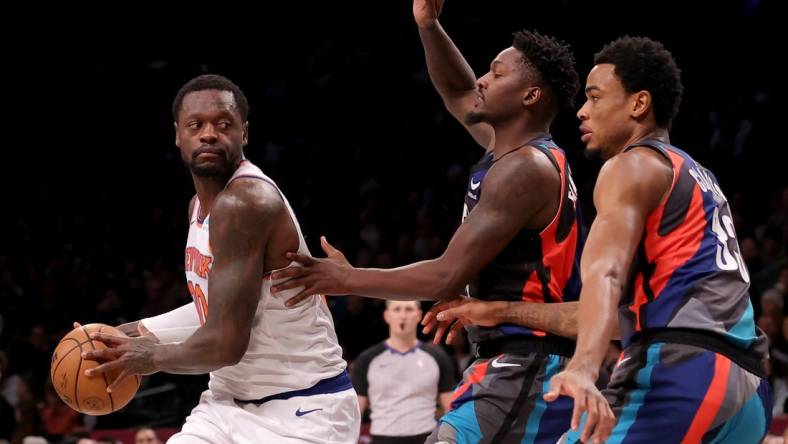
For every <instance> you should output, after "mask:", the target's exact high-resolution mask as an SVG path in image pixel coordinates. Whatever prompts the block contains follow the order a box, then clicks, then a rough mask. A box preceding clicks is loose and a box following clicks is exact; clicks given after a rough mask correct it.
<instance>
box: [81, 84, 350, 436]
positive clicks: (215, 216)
mask: <svg viewBox="0 0 788 444" xmlns="http://www.w3.org/2000/svg"><path fill="white" fill-rule="evenodd" d="M248 110H249V105H248V103H247V100H246V97H245V95H244V94H243V92H242V91H241V90H240V88H238V86H236V85H235V84H234V83H232V82H231V81H230V80H228V79H226V78H224V77H221V76H216V75H204V76H199V77H196V78H194V79H192V80H191V81H189V82H188V83H186V85H184V86H183V87H182V88H181V90H180V91H179V92H178V94H177V95H176V98H175V101H174V103H173V117H174V119H175V144H176V145H177V146H178V147H179V148H180V152H181V157H182V158H183V161H184V163H185V164H186V166H187V167H188V168H189V170H190V171H191V175H192V179H193V181H194V186H195V189H196V192H197V193H196V196H195V197H194V198H193V199H192V202H191V204H190V206H189V218H190V219H189V221H190V226H189V236H188V239H187V242H186V255H185V257H186V262H185V266H186V280H187V285H188V288H189V291H190V292H191V294H192V297H193V298H194V304H188V305H185V306H183V307H181V308H178V309H175V310H173V311H171V312H169V313H165V314H162V315H159V316H156V317H153V318H148V319H143V320H141V321H139V323H138V324H137V325H136V327H137V328H139V329H140V330H141V331H142V332H145V333H146V334H145V335H143V336H141V337H134V338H119V337H113V336H110V335H96V336H95V337H96V338H97V339H98V340H101V341H103V342H105V343H106V344H107V345H109V346H110V348H107V349H106V350H103V351H95V352H87V353H86V354H85V355H84V356H85V357H86V358H88V359H99V360H104V359H108V360H110V362H106V363H104V364H102V365H100V366H98V367H96V368H95V369H94V370H92V372H91V374H92V373H96V374H100V373H104V372H106V371H109V370H111V369H115V368H118V369H122V373H121V375H120V376H119V378H118V380H120V379H122V378H123V377H125V376H127V375H131V374H150V373H153V372H157V371H165V372H170V373H208V372H210V374H211V377H210V382H209V384H208V390H206V391H205V392H204V393H203V394H202V396H201V398H200V402H199V404H198V405H197V407H195V408H194V410H192V412H191V414H190V415H189V417H188V418H187V419H186V424H184V426H183V428H182V430H181V431H180V432H179V433H177V434H176V435H174V436H173V437H172V438H170V440H169V441H168V442H169V443H226V444H231V443H245V444H257V443H285V444H286V443H291V444H296V443H315V444H317V443H325V442H328V441H330V442H332V443H344V444H351V443H352V444H355V443H356V442H357V440H358V435H359V431H360V424H361V417H360V414H359V407H358V400H357V397H356V392H355V391H354V390H353V387H352V384H351V382H350V378H349V376H348V374H347V373H346V372H345V366H346V364H345V361H344V360H343V359H342V350H341V348H340V347H339V344H338V342H337V337H336V334H335V333H334V324H333V320H332V319H331V313H330V312H329V311H328V307H327V306H326V304H325V301H324V300H323V299H322V298H319V297H314V298H310V299H308V300H305V301H303V302H302V303H301V304H299V305H298V306H296V307H292V308H290V309H286V307H285V306H284V301H283V300H282V299H281V298H275V297H272V295H271V291H270V290H271V286H272V285H274V284H275V283H276V282H275V281H272V280H271V276H270V272H272V271H274V270H277V269H280V268H283V267H287V266H293V265H295V264H292V263H290V262H289V261H287V260H286V259H285V253H286V252H287V251H293V250H298V251H300V252H301V253H302V254H308V253H309V251H308V249H307V247H306V243H305V241H304V237H303V235H302V234H301V229H300V228H299V225H298V220H297V219H296V217H295V214H294V213H293V210H292V209H291V207H290V204H289V203H288V201H287V199H286V198H285V197H284V195H283V194H282V193H281V191H280V190H279V188H278V187H277V186H276V184H275V183H274V182H273V181H272V180H271V179H270V178H268V176H266V175H265V174H263V172H262V171H261V170H260V169H259V168H257V167H256V166H254V165H253V164H252V163H251V162H249V161H247V160H246V159H244V154H243V147H244V146H245V145H246V144H247V141H248V135H249V131H248V129H249V127H248V123H247V113H248ZM296 292H297V290H293V292H292V293H291V295H295V293H296ZM123 327H124V331H129V332H131V331H133V328H129V327H135V325H134V324H133V323H132V324H131V325H124V326H123ZM143 327H144V328H143ZM148 332H150V333H152V335H151V334H147V333H148ZM113 358H117V359H115V360H111V359H113ZM117 382H118V381H117V380H116V381H115V382H113V384H112V385H111V386H110V389H112V388H113V387H114V385H115V384H117Z"/></svg>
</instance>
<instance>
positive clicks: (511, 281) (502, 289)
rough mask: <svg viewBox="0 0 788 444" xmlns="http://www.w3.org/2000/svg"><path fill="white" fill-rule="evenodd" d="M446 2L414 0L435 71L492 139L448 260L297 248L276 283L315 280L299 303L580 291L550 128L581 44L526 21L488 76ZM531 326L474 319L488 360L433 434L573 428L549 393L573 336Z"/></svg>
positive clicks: (525, 297) (448, 95)
mask: <svg viewBox="0 0 788 444" xmlns="http://www.w3.org/2000/svg"><path fill="white" fill-rule="evenodd" d="M441 3H442V2H439V1H434V0H416V1H414V3H413V13H414V17H415V20H416V23H417V25H418V28H419V35H420V36H421V41H422V43H423V46H424V51H425V56H426V59H427V68H428V71H429V74H430V77H431V79H432V82H433V84H434V85H435V87H436V89H437V90H438V92H439V93H440V95H441V97H442V98H443V100H444V103H445V105H446V107H447V109H448V110H449V112H450V113H451V114H452V115H453V116H454V117H455V118H457V119H458V120H459V121H460V122H461V123H462V124H463V125H465V127H466V128H467V129H468V131H469V132H470V133H471V135H472V136H473V137H474V139H475V140H476V142H478V143H479V144H480V145H481V146H482V147H483V148H484V149H485V153H484V155H483V156H482V158H481V160H480V161H479V163H477V164H476V165H475V166H473V167H472V168H471V173H470V177H469V179H468V183H467V189H466V197H465V208H464V211H463V213H464V214H463V223H462V224H461V225H460V227H459V228H458V229H457V231H456V233H455V234H454V236H453V237H452V239H451V241H450V242H449V245H448V247H447V249H446V251H445V252H444V253H443V254H442V255H441V256H440V257H439V258H437V259H434V260H428V261H423V262H419V263H415V264H411V265H408V266H405V267H401V268H396V269H390V270H380V269H354V268H351V267H349V266H348V265H347V264H346V263H345V262H344V260H343V257H342V255H341V253H339V252H338V251H337V250H334V249H333V248H331V247H330V246H329V245H327V244H326V243H325V242H324V249H325V250H326V252H327V253H328V254H329V258H328V259H327V260H321V259H314V258H310V257H308V256H305V255H294V256H291V258H294V259H295V260H297V261H299V262H301V263H302V264H303V265H304V268H298V269H296V268H292V269H289V270H283V271H282V272H279V273H276V274H275V275H274V278H275V279H276V278H292V280H291V281H289V282H286V283H285V284H279V285H276V286H275V288H274V289H273V290H274V291H278V290H288V289H291V288H293V287H299V286H304V287H305V288H304V290H303V291H301V292H300V293H299V295H298V296H297V297H296V298H294V301H295V302H297V301H299V300H300V299H301V298H302V297H309V295H312V294H315V293H327V294H358V295H364V296H369V297H376V298H383V299H389V300H414V299H434V300H438V299H441V300H443V299H451V298H455V297H457V295H458V294H460V293H461V292H462V291H463V290H464V289H465V287H466V286H468V287H469V288H468V293H469V294H470V296H473V297H475V298H479V299H501V300H516V301H527V302H528V303H529V304H531V305H532V306H533V310H535V311H541V310H544V309H545V308H544V307H545V306H547V305H559V304H553V303H559V302H563V301H571V300H576V298H577V295H578V292H579V291H578V290H579V289H578V285H579V276H578V267H577V266H576V265H577V263H578V261H577V253H578V252H579V249H580V241H579V239H580V237H581V236H580V233H579V231H580V230H579V227H578V221H577V217H576V208H575V201H576V191H575V186H574V184H573V183H572V179H571V173H570V170H569V166H568V163H567V160H566V156H565V155H564V152H563V151H562V150H561V149H560V148H559V147H558V146H557V145H556V144H555V142H554V141H553V139H552V137H551V136H550V134H549V131H550V125H551V123H552V122H553V119H554V118H555V116H556V115H557V114H558V112H559V111H560V110H561V109H563V108H567V107H570V106H571V105H572V102H573V100H574V97H575V95H576V93H577V91H578V89H579V81H578V78H577V73H576V72H575V69H574V58H573V56H572V53H571V51H570V49H569V48H568V47H567V46H566V45H564V44H561V43H559V42H558V41H557V40H556V39H554V38H552V37H549V36H545V35H541V34H539V33H536V32H527V31H521V32H518V33H516V34H515V36H514V42H513V45H512V47H509V48H507V49H505V50H503V51H502V52H501V53H499V54H498V55H497V56H496V57H495V59H494V60H493V61H492V63H491V64H490V69H489V71H488V72H487V73H486V74H484V75H483V76H482V77H480V78H479V79H476V77H475V75H474V73H473V71H472V70H471V69H470V67H469V66H468V64H467V62H466V61H465V59H464V58H463V56H462V55H461V54H460V52H459V50H458V49H457V48H456V47H455V46H454V44H453V43H452V41H451V40H450V39H449V37H448V36H447V34H446V33H445V32H444V30H443V29H442V27H441V25H440V23H438V15H439V10H440V6H441ZM575 305H576V304H575ZM532 327H533V328H526V327H522V326H517V325H511V324H510V325H501V326H496V327H493V328H479V327H475V326H473V327H470V328H469V335H470V340H471V341H472V342H474V343H475V344H476V345H477V346H478V355H479V356H478V358H479V359H478V360H477V361H476V362H475V363H473V364H472V365H471V367H470V368H469V369H468V370H467V371H466V372H465V375H464V379H463V381H462V383H461V384H460V385H459V386H458V388H457V389H456V391H455V392H454V394H453V402H452V407H451V409H450V411H449V412H448V413H446V414H445V415H444V416H443V417H442V418H441V420H440V423H439V425H438V428H437V429H436V430H435V431H434V432H433V434H432V435H431V436H430V437H429V438H428V439H427V442H451V443H468V442H473V443H479V442H480V443H488V442H518V443H519V442H521V441H522V442H540V443H541V442H553V443H554V442H555V441H556V440H557V439H558V438H559V437H560V435H561V433H563V432H564V431H565V430H566V428H568V426H569V419H570V415H571V410H572V406H571V401H570V400H569V399H568V398H564V399H563V400H562V401H560V402H558V403H556V404H553V405H551V406H549V407H548V406H546V404H545V402H544V401H543V400H542V398H541V396H542V394H543V387H546V384H547V381H548V380H549V378H550V377H551V376H552V375H554V374H556V373H557V372H558V370H560V369H561V368H562V367H563V365H564V363H565V362H566V361H567V359H568V356H570V355H571V353H572V350H573V347H574V342H573V341H571V340H569V339H564V338H561V337H559V336H556V335H552V334H547V333H546V332H545V329H544V328H543V327H541V326H539V325H533V326H532ZM414 432H418V431H414Z"/></svg>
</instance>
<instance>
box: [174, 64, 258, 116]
mask: <svg viewBox="0 0 788 444" xmlns="http://www.w3.org/2000/svg"><path fill="white" fill-rule="evenodd" d="M207 89H216V90H219V91H230V92H231V93H233V98H234V99H235V104H236V105H237V106H238V112H239V113H240V114H241V119H242V120H243V121H244V122H245V121H246V118H247V117H248V116H249V101H248V100H246V94H244V92H243V91H241V88H239V87H238V85H236V84H235V83H233V81H232V80H230V79H228V78H227V77H224V76H220V75H218V74H203V75H201V76H197V77H195V78H193V79H191V80H189V81H188V82H186V84H185V85H183V86H182V87H181V89H179V90H178V94H176V95H175V100H173V102H172V117H173V119H175V121H177V120H178V114H179V113H180V112H181V107H182V106H183V98H184V97H185V96H186V94H189V93H190V92H195V91H205V90H207Z"/></svg>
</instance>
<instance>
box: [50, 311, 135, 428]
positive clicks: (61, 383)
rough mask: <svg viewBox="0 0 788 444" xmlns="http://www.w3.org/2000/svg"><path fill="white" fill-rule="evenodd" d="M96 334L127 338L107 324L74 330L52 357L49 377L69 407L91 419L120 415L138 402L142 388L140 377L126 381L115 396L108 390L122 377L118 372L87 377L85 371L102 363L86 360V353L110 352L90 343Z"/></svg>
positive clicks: (129, 378)
mask: <svg viewBox="0 0 788 444" xmlns="http://www.w3.org/2000/svg"><path fill="white" fill-rule="evenodd" d="M94 332H101V333H109V334H112V335H118V336H125V335H124V334H123V333H122V332H121V331H120V330H118V329H116V328H115V327H111V326H109V325H105V324H87V325H83V326H81V327H77V328H75V329H74V330H71V332H69V333H68V334H67V335H66V336H64V337H63V339H61V340H60V343H58V345H57V347H56V348H55V352H54V353H53V354H52V364H51V368H50V371H49V375H50V377H51V379H52V385H53V386H54V387H55V391H57V394H58V395H59V396H60V399H62V400H63V402H65V403H66V404H67V405H68V406H69V407H71V408H72V409H74V410H76V411H78V412H80V413H85V414H88V415H106V414H108V413H112V412H116V411H118V410H120V409H122V408H123V407H125V406H126V404H128V403H129V401H131V400H132V398H134V395H135V394H136V393H137V390H138V389H139V388H140V376H139V375H134V376H132V377H128V378H126V379H125V380H124V381H123V382H122V383H121V384H120V385H119V386H118V387H117V388H115V389H113V391H112V393H108V392H107V386H108V385H110V384H111V383H112V381H114V380H115V378H117V377H118V375H119V374H120V372H121V370H120V369H118V370H116V371H113V372H109V373H106V374H97V375H93V376H87V375H85V370H87V369H91V368H94V367H97V366H98V365H99V364H101V363H100V362H97V361H93V360H88V359H82V352H83V351H88V350H101V349H105V348H107V346H106V345H104V343H102V342H100V341H95V340H92V339H90V334H91V333H94Z"/></svg>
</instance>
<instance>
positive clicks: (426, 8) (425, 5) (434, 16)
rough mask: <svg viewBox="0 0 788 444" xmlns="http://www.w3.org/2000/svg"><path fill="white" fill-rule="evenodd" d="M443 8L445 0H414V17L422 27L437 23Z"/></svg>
mask: <svg viewBox="0 0 788 444" xmlns="http://www.w3.org/2000/svg"><path fill="white" fill-rule="evenodd" d="M441 9H443V0H413V18H414V19H415V20H416V25H418V26H419V27H420V28H427V27H430V26H432V25H434V24H435V22H436V21H437V20H438V16H439V15H441Z"/></svg>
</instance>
